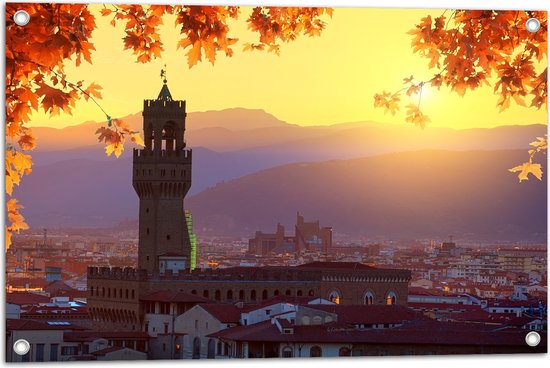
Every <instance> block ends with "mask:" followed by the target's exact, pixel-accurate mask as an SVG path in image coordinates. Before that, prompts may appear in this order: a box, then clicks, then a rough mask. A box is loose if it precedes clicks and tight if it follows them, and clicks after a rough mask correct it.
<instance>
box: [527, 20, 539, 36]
mask: <svg viewBox="0 0 550 368" xmlns="http://www.w3.org/2000/svg"><path fill="white" fill-rule="evenodd" d="M525 28H527V30H528V31H529V32H531V33H535V32H536V31H538V30H539V29H540V22H539V20H538V19H537V18H529V19H527V22H525Z"/></svg>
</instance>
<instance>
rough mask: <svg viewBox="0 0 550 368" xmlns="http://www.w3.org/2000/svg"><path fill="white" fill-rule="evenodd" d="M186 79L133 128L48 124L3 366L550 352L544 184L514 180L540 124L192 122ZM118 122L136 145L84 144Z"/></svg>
mask: <svg viewBox="0 0 550 368" xmlns="http://www.w3.org/2000/svg"><path fill="white" fill-rule="evenodd" d="M204 8H208V9H210V7H204ZM115 9H116V12H118V11H119V9H118V8H116V7H115ZM288 9H298V8H288ZM203 10H204V9H203ZM96 11H97V12H99V10H97V9H96ZM182 11H183V10H182ZM217 11H218V12H221V10H219V9H218V10H217ZM422 11H424V10H422ZM101 13H105V14H110V10H109V9H107V8H104V9H103V10H102V11H101ZM116 14H118V13H116ZM162 14H164V13H162ZM168 14H170V15H173V14H172V13H168ZM253 14H254V13H253ZM315 14H316V16H320V15H323V14H325V13H324V10H323V11H320V10H316V11H315ZM331 14H332V13H331ZM343 14H344V15H345V14H346V13H345V12H344V11H343ZM301 15H302V16H303V14H301ZM331 16H332V15H331ZM348 16H349V14H348ZM121 17H123V16H122V15H121ZM267 17H268V15H266V14H264V18H265V19H267ZM482 18H483V17H482ZM516 18H517V16H516ZM117 19H118V18H117ZM178 19H179V18H178ZM350 19H351V18H350ZM113 22H114V20H113ZM249 23H251V24H255V23H253V21H249ZM314 24H317V23H314ZM329 24H330V23H329ZM309 27H310V28H311V27H313V26H312V25H311V24H310V25H309ZM252 28H253V27H252ZM306 28H307V27H306ZM323 28H324V27H320V30H319V32H320V31H321V30H322V29H323ZM128 29H129V28H127V30H128ZM128 32H129V31H127V33H128ZM329 34H330V33H329ZM310 36H311V35H310ZM263 37H264V38H263V39H264V40H265V35H263ZM322 37H323V36H320V39H322ZM518 37H519V36H518ZM217 42H218V41H217ZM262 42H265V41H262ZM199 44H200V42H199ZM216 45H217V47H221V46H219V45H218V44H216ZM226 47H227V45H226ZM256 47H257V48H259V47H258V46H256ZM252 48H253V47H252ZM407 52H410V50H409V49H407ZM199 55H200V47H199ZM189 57H191V56H189ZM199 59H200V58H199ZM195 62H196V61H195ZM212 63H213V62H212ZM191 66H192V65H191V64H190V67H191ZM173 74H174V77H173V78H174V79H170V78H172V77H171V76H170V78H169V76H168V69H167V67H166V66H164V67H163V68H162V70H161V73H160V77H161V78H160V80H158V79H157V80H156V82H155V83H143V84H142V85H141V86H140V91H141V92H143V94H144V96H143V97H142V98H140V100H139V101H138V102H139V105H140V107H139V108H140V109H141V111H139V112H138V113H132V114H129V115H128V116H126V117H125V118H123V119H122V120H123V121H124V122H125V123H124V124H126V125H124V124H122V123H120V122H118V121H117V120H114V119H111V117H110V116H108V119H107V124H108V128H104V127H103V125H102V124H103V123H97V122H96V121H87V122H85V123H81V124H77V125H74V126H69V127H65V128H63V129H57V130H55V131H53V133H52V129H51V128H50V127H48V126H46V125H44V126H36V127H34V131H35V132H36V134H37V140H38V142H42V144H43V145H44V146H43V147H46V148H45V149H43V150H40V149H39V150H37V151H36V152H35V153H33V155H34V156H33V160H34V162H35V164H34V165H35V167H34V168H33V170H34V171H33V172H32V173H30V175H29V176H28V177H25V178H24V181H22V183H21V184H16V185H17V187H16V189H15V191H14V192H15V194H16V195H17V198H18V200H20V202H21V203H25V206H26V207H28V210H26V209H25V210H22V213H23V214H24V215H25V216H26V219H27V221H28V222H29V224H30V226H29V227H28V228H21V229H20V231H19V230H17V231H12V233H10V236H11V238H10V244H9V247H7V249H6V270H5V272H6V315H5V318H6V338H7V342H6V360H7V362H54V361H55V362H58V361H118V360H136V361H138V360H139V361H141V360H184V359H197V360H199V359H249V358H317V357H321V358H323V357H325V358H331V357H370V356H410V355H461V354H515V353H519V354H525V353H547V328H548V327H547V312H548V311H547V306H548V296H547V289H548V285H547V280H548V270H547V268H548V265H547V255H548V253H547V243H546V238H547V208H546V203H547V188H546V180H547V179H546V172H544V174H545V175H544V176H542V177H533V175H534V176H537V175H538V171H537V170H536V169H533V167H531V169H530V170H531V171H530V174H531V176H530V177H529V180H527V181H526V182H520V183H518V175H517V173H515V172H514V169H511V170H510V168H511V167H512V166H513V165H514V164H515V163H516V162H517V160H523V159H524V158H525V156H526V155H527V148H525V146H529V144H528V141H527V143H526V142H525V141H524V140H525V139H531V138H533V137H532V136H533V134H534V135H543V134H544V132H546V129H547V125H546V124H547V122H546V120H545V117H544V116H543V115H540V116H538V119H539V120H537V121H536V122H531V123H530V124H523V125H515V124H506V123H504V122H503V123H502V125H499V124H496V125H495V126H493V127H482V126H473V127H472V128H470V129H465V130H458V129H457V130H454V129H451V128H448V127H439V128H437V127H436V128H434V129H433V130H431V131H430V132H429V133H426V134H425V135H424V133H423V132H425V131H427V130H429V129H431V128H426V130H420V129H418V131H416V130H415V131H414V132H412V131H410V132H406V133H404V134H402V133H401V132H400V131H399V129H402V128H401V127H397V128H396V127H395V126H393V127H392V126H390V127H388V126H386V125H385V124H383V123H375V122H351V123H334V124H332V125H326V126H317V125H311V126H305V125H304V126H300V125H299V124H290V123H287V122H285V121H282V120H279V119H278V118H276V117H275V116H274V115H271V113H269V112H267V110H265V111H264V110H258V109H253V108H227V109H222V110H214V109H212V110H208V111H202V112H200V111H196V110H191V108H190V106H193V104H194V103H195V101H194V100H193V98H189V97H187V96H186V95H185V94H183V95H179V93H178V94H176V93H175V92H174V91H175V90H177V91H178V92H179V91H181V89H180V88H181V84H182V83H180V80H179V79H176V78H179V77H176V76H175V75H176V74H177V73H176V72H173ZM157 75H158V73H157ZM144 78H148V77H144ZM411 78H412V77H411ZM173 80H178V82H177V83H176V82H172V81H173ZM129 83H130V82H129ZM406 83H409V82H406ZM423 85H424V83H423V82H420V84H419V88H420V90H421V89H422V88H423ZM126 88H127V89H128V91H130V90H133V89H134V88H130V87H128V86H126ZM186 88H187V89H189V90H192V89H193V86H191V85H187V86H186ZM198 88H199V87H197V89H198ZM491 89H492V88H491ZM129 93H130V92H129ZM235 93H236V92H235ZM92 94H93V93H92ZM88 97H90V96H89V95H88ZM386 97H387V96H386ZM339 98H340V97H339ZM341 98H342V99H345V98H344V97H341ZM380 98H382V97H380ZM383 98H385V97H383ZM197 100H198V99H197ZM197 103H198V102H197ZM342 103H343V102H342ZM377 103H378V102H375V106H376V104H377ZM96 104H97V103H96ZM419 104H420V102H419V103H418V105H419ZM266 105H269V104H268V103H267V102H266ZM98 106H99V105H98ZM335 106H336V107H337V106H338V101H335ZM274 108H275V107H274ZM319 108H320V109H321V108H322V107H319ZM313 110H314V109H312V111H313ZM344 110H345V109H344V108H342V113H344ZM415 114H417V115H416V116H417V117H418V116H419V115H418V114H419V113H415ZM488 114H489V112H488ZM420 115H421V113H420ZM467 116H468V114H467V113H466V112H465V113H464V119H466V118H467ZM477 119H478V117H475V118H472V121H474V120H475V121H477ZM503 119H504V118H503ZM228 121H231V123H232V124H233V125H231V124H228V123H227V122H228ZM424 122H425V120H422V121H421V122H420V123H421V124H424ZM112 124H114V125H115V127H116V126H117V124H119V125H118V126H119V128H120V129H125V130H124V131H125V132H126V133H124V134H127V135H128V137H133V138H132V143H130V142H126V143H125V144H124V143H120V144H121V146H117V145H116V144H114V143H112V142H111V141H108V139H105V142H104V143H105V144H106V147H103V145H102V144H98V143H97V142H95V145H94V144H88V143H89V142H88V141H87V140H86V139H88V138H89V137H87V136H86V137H85V138H82V137H83V136H85V135H86V134H87V133H82V132H88V131H96V130H97V131H102V132H105V131H106V130H105V129H110V127H111V125H112ZM224 124H226V125H224ZM239 124H240V125H239ZM414 128H415V129H417V128H419V127H414ZM101 129H104V130H101ZM75 132H77V134H76V133H75ZM398 132H399V133H398ZM409 133H410V135H408V134H409ZM102 134H105V133H102ZM109 134H111V133H109ZM112 134H115V133H112ZM116 134H119V132H118V131H117V132H116ZM136 134H138V135H139V137H143V138H142V140H143V144H139V143H140V142H139V139H137V138H135V135H136ZM357 136H361V137H363V136H365V137H367V136H368V137H370V138H364V139H365V140H360V141H358V140H357V139H356V138H357ZM411 136H413V137H416V138H417V139H411V138H410V137H411ZM488 136H490V137H488ZM529 137H531V138H529ZM91 138H94V140H95V139H96V137H94V136H92V137H91ZM101 139H102V138H101V137H100V141H101ZM109 139H112V138H109ZM140 139H141V138H140ZM368 139H371V140H370V141H368V142H369V143H368V144H366V143H365V142H366V141H367V140H368ZM540 140H541V141H542V138H540ZM115 143H116V142H115ZM531 146H533V144H532V145H531ZM98 147H99V151H98ZM121 147H122V148H121ZM104 149H105V151H106V152H107V155H110V154H111V153H113V152H115V153H116V152H118V151H117V150H120V152H119V153H121V154H122V150H125V152H124V154H123V155H122V156H121V157H120V158H118V159H117V160H116V162H115V161H107V159H106V158H104V157H103V155H104V154H103V152H100V151H103V150H104ZM98 152H99V153H98ZM533 152H534V151H533ZM530 154H531V156H530V158H529V160H530V161H529V163H530V164H532V165H538V164H534V163H533V162H532V159H533V157H534V156H533V155H534V154H533V153H530ZM96 156H101V157H102V158H97V159H95V157H96ZM118 156H119V155H118V154H117V157H118ZM539 166H540V165H539ZM522 174H523V173H522ZM522 174H520V181H522V180H524V179H525V178H523V179H522V177H521V175H522ZM525 175H526V176H528V174H525ZM537 179H540V180H537ZM25 211H26V212H25ZM529 333H536V335H535V336H538V337H539V338H540V340H539V341H538V342H537V343H536V344H533V345H530V344H529V343H528V340H527V338H526V335H528V334H529ZM531 336H533V335H531ZM22 339H23V340H26V341H27V342H28V347H29V349H28V351H27V352H26V353H24V354H18V353H16V352H15V350H14V344H16V342H18V341H20V340H22Z"/></svg>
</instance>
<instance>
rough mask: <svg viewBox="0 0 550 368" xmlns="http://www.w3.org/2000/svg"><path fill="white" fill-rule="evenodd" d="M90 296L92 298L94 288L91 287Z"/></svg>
mask: <svg viewBox="0 0 550 368" xmlns="http://www.w3.org/2000/svg"><path fill="white" fill-rule="evenodd" d="M90 295H91V296H94V287H93V286H92V288H91V289H90Z"/></svg>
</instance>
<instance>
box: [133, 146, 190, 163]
mask: <svg viewBox="0 0 550 368" xmlns="http://www.w3.org/2000/svg"><path fill="white" fill-rule="evenodd" d="M192 157H193V152H192V150H190V149H188V150H174V151H171V150H158V151H155V150H149V149H139V148H134V162H135V163H137V162H140V163H157V162H158V159H159V158H162V159H163V161H164V162H170V163H172V161H173V163H179V164H191V161H192ZM171 159H172V161H171Z"/></svg>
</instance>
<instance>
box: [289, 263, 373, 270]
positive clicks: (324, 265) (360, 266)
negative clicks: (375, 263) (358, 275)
mask: <svg viewBox="0 0 550 368" xmlns="http://www.w3.org/2000/svg"><path fill="white" fill-rule="evenodd" d="M296 268H321V269H324V270H334V269H345V270H357V269H359V270H369V269H370V270H372V269H375V268H376V267H371V266H367V265H366V264H363V263H359V262H320V261H318V262H310V263H305V264H302V265H299V266H296Z"/></svg>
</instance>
